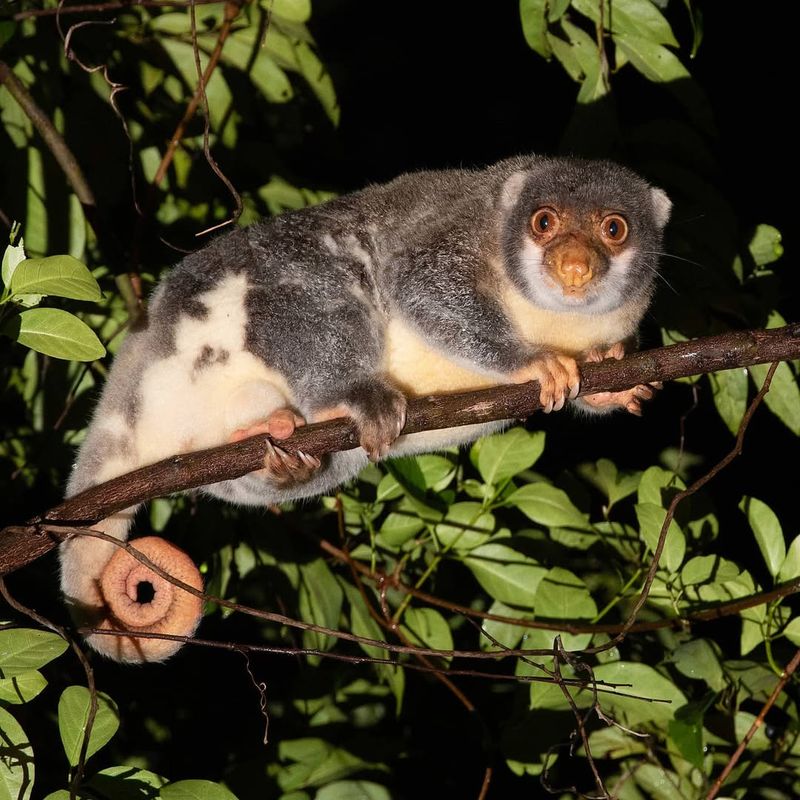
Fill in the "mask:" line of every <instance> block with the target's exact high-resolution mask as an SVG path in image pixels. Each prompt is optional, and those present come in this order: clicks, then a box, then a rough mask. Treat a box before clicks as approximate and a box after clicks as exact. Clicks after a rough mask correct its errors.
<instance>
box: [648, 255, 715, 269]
mask: <svg viewBox="0 0 800 800" xmlns="http://www.w3.org/2000/svg"><path fill="white" fill-rule="evenodd" d="M641 252H642V253H645V254H646V255H650V256H661V257H662V258H674V259H675V260H676V261H685V262H686V263H687V264H691V265H692V266H695V267H700V269H708V265H707V264H702V263H701V262H699V261H693V260H692V259H691V258H684V257H683V256H677V255H675V253H664V252H661V251H660V250H642V251H641Z"/></svg>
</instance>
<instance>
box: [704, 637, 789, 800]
mask: <svg viewBox="0 0 800 800" xmlns="http://www.w3.org/2000/svg"><path fill="white" fill-rule="evenodd" d="M799 666H800V648H798V649H797V650H796V651H795V654H794V656H792V660H791V661H790V662H789V663H788V664H787V665H786V668H785V669H784V670H783V672H782V673H781V677H780V679H779V680H778V682H777V683H776V684H775V688H774V689H773V690H772V694H771V695H770V696H769V698H768V699H767V702H766V703H764V705H763V706H762V707H761V711H759V712H758V716H757V717H756V718H755V719H754V720H753V724H752V725H751V726H750V729H749V730H748V731H747V733H746V734H745V735H744V738H743V739H742V741H741V742H739V746H738V747H737V748H736V750H735V751H734V752H733V755H732V756H731V757H730V759H729V760H728V763H727V764H726V765H725V768H724V769H723V770H722V772H721V773H720V774H719V777H718V778H717V779H716V780H715V781H714V785H713V786H712V787H711V790H710V791H709V793H708V794H707V795H706V800H714V798H715V797H716V796H717V794H719V790H720V789H721V788H722V784H723V783H725V781H726V780H727V779H728V776H729V775H730V774H731V771H732V770H733V768H734V767H735V766H736V765H737V764H738V763H739V759H740V758H741V757H742V754H743V753H744V751H745V750H746V749H747V745H748V744H750V740H751V739H752V738H753V737H754V736H755V735H756V732H757V731H758V729H759V728H760V727H761V726H762V725H763V724H764V720H765V719H766V717H767V714H768V713H769V710H770V709H771V708H772V707H773V706H774V705H775V701H776V700H777V699H778V697H780V694H781V692H782V691H783V690H784V687H785V686H786V684H787V683H788V682H789V680H790V679H791V677H792V675H794V673H795V671H796V670H797V668H798V667H799Z"/></svg>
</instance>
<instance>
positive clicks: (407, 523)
mask: <svg viewBox="0 0 800 800" xmlns="http://www.w3.org/2000/svg"><path fill="white" fill-rule="evenodd" d="M387 477H389V476H387ZM382 482H383V481H381V483H382ZM424 527H425V522H424V520H421V519H420V518H419V517H418V516H416V514H412V513H410V512H405V513H400V512H396V511H390V512H389V513H388V514H387V515H386V519H385V520H384V521H383V524H382V525H381V528H380V538H381V540H382V541H383V542H384V543H385V544H387V545H388V546H389V547H401V546H402V545H404V544H405V543H406V542H407V541H408V540H409V539H412V538H413V537H414V536H416V535H417V534H418V533H419V532H420V531H421V530H422V529H423V528H424Z"/></svg>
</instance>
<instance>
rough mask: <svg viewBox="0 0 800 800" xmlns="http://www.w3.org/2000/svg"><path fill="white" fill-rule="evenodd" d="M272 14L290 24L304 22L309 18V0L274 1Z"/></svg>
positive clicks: (271, 4)
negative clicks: (286, 20)
mask: <svg viewBox="0 0 800 800" xmlns="http://www.w3.org/2000/svg"><path fill="white" fill-rule="evenodd" d="M269 5H270V6H271V7H272V13H273V14H277V15H278V16H279V17H283V18H284V19H288V20H291V21H292V22H306V21H307V20H308V19H309V17H310V16H311V0H274V3H269Z"/></svg>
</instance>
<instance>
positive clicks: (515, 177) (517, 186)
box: [500, 169, 530, 209]
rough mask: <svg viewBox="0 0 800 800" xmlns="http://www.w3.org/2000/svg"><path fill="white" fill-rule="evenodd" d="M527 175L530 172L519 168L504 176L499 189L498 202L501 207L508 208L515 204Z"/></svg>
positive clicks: (528, 175) (526, 180)
mask: <svg viewBox="0 0 800 800" xmlns="http://www.w3.org/2000/svg"><path fill="white" fill-rule="evenodd" d="M529 177H530V173H529V172H526V171H525V170H522V169H521V170H517V172H514V173H512V174H511V175H510V176H509V177H508V178H506V180H505V182H504V183H503V188H502V189H501V190H500V202H501V204H502V206H503V208H505V209H509V208H513V206H515V205H516V203H517V200H519V196H520V195H521V194H522V190H523V189H524V188H525V184H526V183H527V182H528V178H529Z"/></svg>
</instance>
